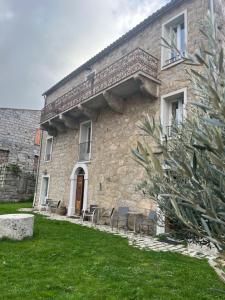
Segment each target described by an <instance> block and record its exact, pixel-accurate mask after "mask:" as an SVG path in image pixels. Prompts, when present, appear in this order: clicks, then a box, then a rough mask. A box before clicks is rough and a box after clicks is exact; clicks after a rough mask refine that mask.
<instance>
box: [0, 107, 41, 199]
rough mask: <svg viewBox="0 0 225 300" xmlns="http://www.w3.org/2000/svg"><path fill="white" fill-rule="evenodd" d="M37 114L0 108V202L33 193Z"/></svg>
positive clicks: (37, 129) (37, 111)
mask: <svg viewBox="0 0 225 300" xmlns="http://www.w3.org/2000/svg"><path fill="white" fill-rule="evenodd" d="M40 113H41V112H40V111H39V110H28V109H11V108H0V202H1V201H19V200H23V199H26V198H29V197H31V196H32V195H33V194H34V187H35V177H36V173H37V166H38V159H39V150H40V129H39V127H40V125H39V121H40Z"/></svg>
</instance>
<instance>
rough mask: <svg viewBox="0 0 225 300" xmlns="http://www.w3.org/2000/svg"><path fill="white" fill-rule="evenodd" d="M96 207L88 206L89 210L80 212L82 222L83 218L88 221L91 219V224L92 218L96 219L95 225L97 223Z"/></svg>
mask: <svg viewBox="0 0 225 300" xmlns="http://www.w3.org/2000/svg"><path fill="white" fill-rule="evenodd" d="M98 211H99V208H98V205H90V209H89V210H88V209H87V210H83V212H82V221H84V219H85V218H87V219H89V218H91V222H92V224H93V223H94V218H95V217H96V223H97V222H98Z"/></svg>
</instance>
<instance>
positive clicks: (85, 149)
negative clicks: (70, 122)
mask: <svg viewBox="0 0 225 300" xmlns="http://www.w3.org/2000/svg"><path fill="white" fill-rule="evenodd" d="M91 135H92V123H91V121H87V122H83V123H81V124H80V144H79V161H89V160H90V158H91Z"/></svg>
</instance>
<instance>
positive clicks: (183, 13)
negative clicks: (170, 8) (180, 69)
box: [161, 10, 188, 70]
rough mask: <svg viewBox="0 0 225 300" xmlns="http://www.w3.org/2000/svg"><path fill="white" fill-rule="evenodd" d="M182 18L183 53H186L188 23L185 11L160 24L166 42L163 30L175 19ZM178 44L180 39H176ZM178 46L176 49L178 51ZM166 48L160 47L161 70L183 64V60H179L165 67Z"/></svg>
mask: <svg viewBox="0 0 225 300" xmlns="http://www.w3.org/2000/svg"><path fill="white" fill-rule="evenodd" d="M182 15H183V16H184V31H185V52H187V45H188V22H187V10H184V11H182V12H181V13H179V14H177V15H176V16H174V17H172V18H171V19H169V20H167V21H166V22H165V23H163V24H162V37H163V38H164V39H165V40H167V36H166V34H165V31H166V30H165V28H166V27H167V26H168V24H170V23H172V22H173V21H175V20H176V19H178V18H179V17H181V16H182ZM178 41H179V43H180V39H178ZM179 46H180V45H178V49H179ZM166 50H167V49H166V48H165V47H164V46H163V45H162V46H161V70H165V69H168V68H170V67H173V66H175V65H177V64H179V63H181V62H183V59H182V58H180V59H178V60H176V61H174V62H171V63H169V64H167V65H165V55H166Z"/></svg>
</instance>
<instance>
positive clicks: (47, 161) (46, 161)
mask: <svg viewBox="0 0 225 300" xmlns="http://www.w3.org/2000/svg"><path fill="white" fill-rule="evenodd" d="M51 161H52V160H51V159H50V160H44V162H45V163H49V162H51Z"/></svg>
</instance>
